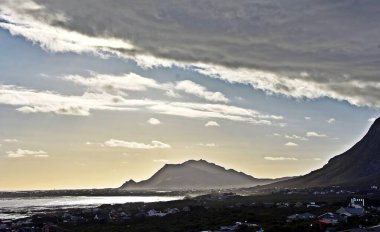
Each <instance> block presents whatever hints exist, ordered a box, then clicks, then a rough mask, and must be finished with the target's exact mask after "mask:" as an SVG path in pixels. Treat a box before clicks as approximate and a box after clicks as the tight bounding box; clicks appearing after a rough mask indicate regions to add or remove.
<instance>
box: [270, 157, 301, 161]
mask: <svg viewBox="0 0 380 232" xmlns="http://www.w3.org/2000/svg"><path fill="white" fill-rule="evenodd" d="M264 159H265V160H269V161H287V160H290V161H296V160H298V159H297V158H293V157H282V156H279V157H272V156H266V157H264Z"/></svg>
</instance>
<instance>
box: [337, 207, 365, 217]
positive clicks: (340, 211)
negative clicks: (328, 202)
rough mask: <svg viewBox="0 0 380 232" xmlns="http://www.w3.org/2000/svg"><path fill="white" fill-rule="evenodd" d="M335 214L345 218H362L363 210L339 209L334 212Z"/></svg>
mask: <svg viewBox="0 0 380 232" xmlns="http://www.w3.org/2000/svg"><path fill="white" fill-rule="evenodd" d="M336 213H337V214H340V215H344V216H346V217H354V216H357V217H361V216H364V214H365V210H364V209H363V208H351V207H345V208H344V207H341V208H340V209H338V210H337V211H336Z"/></svg>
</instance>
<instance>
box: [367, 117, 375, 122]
mask: <svg viewBox="0 0 380 232" xmlns="http://www.w3.org/2000/svg"><path fill="white" fill-rule="evenodd" d="M376 119H377V118H376V117H373V118H370V119H368V122H375V121H376Z"/></svg>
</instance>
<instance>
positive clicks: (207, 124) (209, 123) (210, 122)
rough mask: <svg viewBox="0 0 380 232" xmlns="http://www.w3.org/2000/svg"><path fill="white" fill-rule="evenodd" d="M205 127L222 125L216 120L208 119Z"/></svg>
mask: <svg viewBox="0 0 380 232" xmlns="http://www.w3.org/2000/svg"><path fill="white" fill-rule="evenodd" d="M205 127H220V125H219V123H217V122H215V121H208V122H206V124H205Z"/></svg>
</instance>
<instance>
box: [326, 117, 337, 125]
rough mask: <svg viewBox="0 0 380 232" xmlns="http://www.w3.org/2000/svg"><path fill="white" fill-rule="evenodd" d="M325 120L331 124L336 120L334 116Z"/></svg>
mask: <svg viewBox="0 0 380 232" xmlns="http://www.w3.org/2000/svg"><path fill="white" fill-rule="evenodd" d="M326 122H327V123H329V124H332V123H334V122H336V119H335V118H330V119H328V120H327V121H326Z"/></svg>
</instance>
